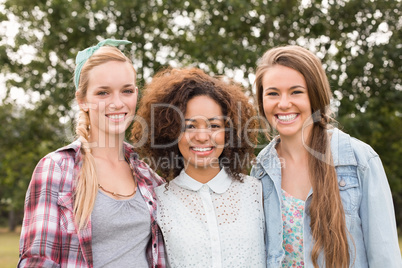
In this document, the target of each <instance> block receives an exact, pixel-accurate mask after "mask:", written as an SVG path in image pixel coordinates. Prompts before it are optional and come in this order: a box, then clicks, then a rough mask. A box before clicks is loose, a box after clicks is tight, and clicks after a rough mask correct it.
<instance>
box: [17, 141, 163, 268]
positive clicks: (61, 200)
mask: <svg viewBox="0 0 402 268" xmlns="http://www.w3.org/2000/svg"><path fill="white" fill-rule="evenodd" d="M80 148H81V143H80V142H79V141H75V142H73V143H71V144H70V145H68V146H66V147H63V148H60V149H58V150H57V151H55V152H52V153H50V154H48V155H47V156H45V157H44V158H42V159H41V160H40V161H39V163H38V165H37V166H36V168H35V170H34V172H33V175H32V179H31V182H30V184H29V187H28V190H27V194H26V198H25V212H24V220H23V224H22V230H21V239H20V246H19V252H20V260H19V262H18V265H17V267H93V260H92V236H91V234H92V231H91V221H89V223H88V225H87V227H86V228H84V229H82V230H80V231H79V232H77V230H78V228H77V226H76V225H75V222H74V214H73V191H74V181H75V179H76V178H77V175H78V173H79V170H80V167H81V159H82V156H81V153H80ZM124 151H125V156H126V158H127V159H129V160H130V162H131V164H132V166H133V167H134V171H135V173H136V175H137V177H136V178H137V182H138V189H139V190H140V192H141V194H142V195H143V197H144V200H145V201H146V203H147V207H148V209H149V213H150V217H151V233H152V235H151V240H152V241H151V242H150V243H149V245H148V248H147V257H148V262H149V266H150V267H155V268H156V267H158V268H161V267H162V268H163V267H165V265H166V264H165V251H164V244H163V238H162V235H161V232H160V230H159V228H158V226H157V224H156V219H155V217H156V208H157V204H156V196H155V193H154V190H153V188H154V187H156V186H158V185H160V184H162V183H164V180H163V179H162V178H160V177H159V176H158V175H157V174H156V173H155V172H154V171H153V170H151V169H150V168H149V167H148V165H146V164H145V163H144V162H142V161H140V160H139V159H138V155H137V154H136V153H135V152H134V149H133V147H132V146H131V145H129V144H127V143H124ZM133 265H134V266H135V264H133Z"/></svg>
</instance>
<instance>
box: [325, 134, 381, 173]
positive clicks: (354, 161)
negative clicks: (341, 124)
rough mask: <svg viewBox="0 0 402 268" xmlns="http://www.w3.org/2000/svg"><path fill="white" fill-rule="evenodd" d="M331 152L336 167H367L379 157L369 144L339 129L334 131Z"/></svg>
mask: <svg viewBox="0 0 402 268" xmlns="http://www.w3.org/2000/svg"><path fill="white" fill-rule="evenodd" d="M331 150H332V154H333V157H334V163H335V166H338V165H356V166H367V165H368V162H369V161H370V160H371V159H373V158H377V157H379V156H378V154H377V153H376V152H375V151H374V149H373V148H372V147H371V146H370V145H369V144H367V143H365V142H363V141H361V140H359V139H357V138H354V137H351V136H350V135H349V134H346V133H344V132H342V131H341V130H339V129H334V131H333V134H332V140H331Z"/></svg>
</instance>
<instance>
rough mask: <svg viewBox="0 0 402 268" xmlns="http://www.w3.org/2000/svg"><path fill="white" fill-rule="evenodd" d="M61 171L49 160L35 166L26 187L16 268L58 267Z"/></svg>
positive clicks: (46, 159) (46, 158) (48, 158)
mask: <svg viewBox="0 0 402 268" xmlns="http://www.w3.org/2000/svg"><path fill="white" fill-rule="evenodd" d="M61 176H62V172H61V169H60V167H59V166H58V165H57V164H56V163H55V162H54V161H53V160H52V159H51V158H50V157H45V158H43V159H42V160H41V161H40V162H39V163H38V165H37V166H36V168H35V170H34V172H33V175H32V179H31V182H30V184H29V187H28V190H27V194H26V198H25V207H24V219H23V223H22V230H21V238H20V246H19V253H20V260H19V262H18V265H17V267H60V265H59V260H60V254H61V252H60V248H61V245H60V243H61V238H60V228H59V210H58V206H57V198H58V194H57V192H55V191H54V189H56V188H58V187H57V185H58V182H59V181H60V177H61Z"/></svg>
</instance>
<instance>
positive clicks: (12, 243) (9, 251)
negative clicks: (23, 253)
mask: <svg viewBox="0 0 402 268" xmlns="http://www.w3.org/2000/svg"><path fill="white" fill-rule="evenodd" d="M19 240H20V230H19V229H18V231H16V232H13V233H10V232H7V231H5V230H4V229H0V267H2V268H15V267H16V266H17V263H18V246H19Z"/></svg>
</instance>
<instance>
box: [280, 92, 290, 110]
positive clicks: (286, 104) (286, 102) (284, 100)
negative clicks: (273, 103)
mask: <svg viewBox="0 0 402 268" xmlns="http://www.w3.org/2000/svg"><path fill="white" fill-rule="evenodd" d="M291 105H292V103H291V101H290V99H289V97H288V95H286V94H283V95H282V96H281V99H280V100H279V103H278V107H279V108H280V109H283V110H286V109H289V108H290V106H291Z"/></svg>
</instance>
